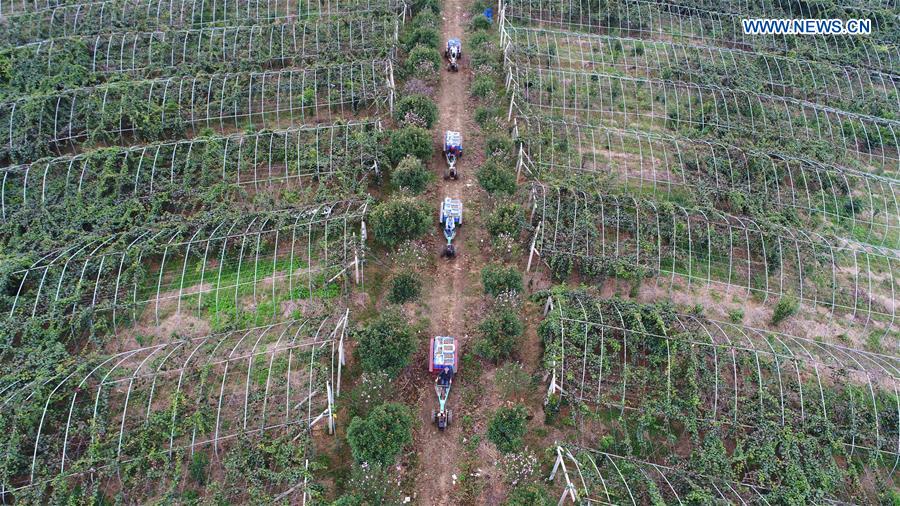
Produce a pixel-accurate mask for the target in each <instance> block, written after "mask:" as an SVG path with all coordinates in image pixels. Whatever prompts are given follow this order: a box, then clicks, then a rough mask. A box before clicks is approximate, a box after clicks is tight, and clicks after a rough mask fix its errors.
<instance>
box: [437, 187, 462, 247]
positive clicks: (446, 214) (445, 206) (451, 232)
mask: <svg viewBox="0 0 900 506" xmlns="http://www.w3.org/2000/svg"><path fill="white" fill-rule="evenodd" d="M462 212H463V205H462V201H461V200H459V199H452V198H450V197H447V198H445V199H444V201H443V202H441V227H442V228H443V229H444V238H445V239H447V245H446V246H444V252H443V253H442V256H445V257H447V258H453V257H455V256H456V247H455V246H453V239H454V238H455V237H456V229H457V228H458V227H461V226H462Z"/></svg>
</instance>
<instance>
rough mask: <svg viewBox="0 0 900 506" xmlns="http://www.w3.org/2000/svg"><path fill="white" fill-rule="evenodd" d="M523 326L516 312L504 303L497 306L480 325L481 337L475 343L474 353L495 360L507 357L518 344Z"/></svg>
mask: <svg viewBox="0 0 900 506" xmlns="http://www.w3.org/2000/svg"><path fill="white" fill-rule="evenodd" d="M524 330H525V327H524V326H523V325H522V321H521V320H519V315H518V313H517V312H516V311H515V310H514V309H513V308H511V307H508V306H506V305H502V306H497V307H496V308H495V309H494V311H493V313H492V314H490V315H488V317H487V318H485V319H484V320H483V321H482V322H481V324H480V325H478V331H479V333H480V334H481V338H480V339H479V340H478V342H477V343H475V353H477V354H478V355H479V356H481V357H484V358H486V359H488V360H491V361H494V362H497V361H499V360H502V359H504V358H508V357H509V356H510V355H512V353H513V351H515V349H516V347H517V346H518V345H519V338H520V337H521V336H522V332H523V331H524Z"/></svg>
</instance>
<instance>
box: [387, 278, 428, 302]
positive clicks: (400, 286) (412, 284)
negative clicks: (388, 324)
mask: <svg viewBox="0 0 900 506" xmlns="http://www.w3.org/2000/svg"><path fill="white" fill-rule="evenodd" d="M421 291H422V281H421V280H420V279H419V277H418V276H416V275H415V274H413V273H411V272H401V273H400V274H397V275H396V276H394V279H393V281H392V282H391V291H390V292H389V293H388V300H389V301H390V302H393V303H394V304H403V303H404V302H409V301H411V300H415V299H417V298H418V297H419V293H420V292H421Z"/></svg>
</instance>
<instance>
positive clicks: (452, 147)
mask: <svg viewBox="0 0 900 506" xmlns="http://www.w3.org/2000/svg"><path fill="white" fill-rule="evenodd" d="M462 153H463V145H462V134H461V133H459V132H454V131H452V130H447V132H446V133H445V134H444V158H446V159H447V168H446V169H444V179H451V178H452V179H458V178H459V170H457V168H456V162H457V161H458V160H459V159H460V158H462Z"/></svg>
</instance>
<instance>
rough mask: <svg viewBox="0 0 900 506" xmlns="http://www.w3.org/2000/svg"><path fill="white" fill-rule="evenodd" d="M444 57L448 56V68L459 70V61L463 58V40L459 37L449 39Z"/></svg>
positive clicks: (454, 70) (453, 70)
mask: <svg viewBox="0 0 900 506" xmlns="http://www.w3.org/2000/svg"><path fill="white" fill-rule="evenodd" d="M444 58H447V62H448V63H447V70H449V71H450V72H458V71H459V62H460V60H462V42H461V41H460V40H459V39H450V40H448V41H447V49H445V50H444Z"/></svg>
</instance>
